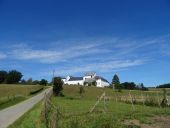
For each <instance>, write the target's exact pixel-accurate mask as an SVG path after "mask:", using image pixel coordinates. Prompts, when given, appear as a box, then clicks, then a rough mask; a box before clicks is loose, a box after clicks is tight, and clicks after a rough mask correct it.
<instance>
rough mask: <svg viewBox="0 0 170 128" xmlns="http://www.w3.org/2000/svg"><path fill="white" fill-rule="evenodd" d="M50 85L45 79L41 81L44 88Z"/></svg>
mask: <svg viewBox="0 0 170 128" xmlns="http://www.w3.org/2000/svg"><path fill="white" fill-rule="evenodd" d="M47 84H48V81H47V80H45V79H41V81H40V85H44V86H46V85H47Z"/></svg>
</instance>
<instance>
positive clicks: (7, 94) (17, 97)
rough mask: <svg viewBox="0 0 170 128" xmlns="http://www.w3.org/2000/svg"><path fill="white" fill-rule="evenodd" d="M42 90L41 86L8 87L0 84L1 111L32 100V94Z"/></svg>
mask: <svg viewBox="0 0 170 128" xmlns="http://www.w3.org/2000/svg"><path fill="white" fill-rule="evenodd" d="M41 88H42V86H41V85H6V84H0V110H2V109H4V108H7V107H9V106H12V105H15V104H17V103H19V102H22V101H24V100H26V99H28V98H30V97H31V96H34V95H35V94H34V95H31V94H30V93H31V92H35V91H37V90H40V89H41Z"/></svg>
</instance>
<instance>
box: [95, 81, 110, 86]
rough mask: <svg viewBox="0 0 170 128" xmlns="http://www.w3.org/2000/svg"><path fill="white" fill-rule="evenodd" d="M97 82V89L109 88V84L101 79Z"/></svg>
mask: <svg viewBox="0 0 170 128" xmlns="http://www.w3.org/2000/svg"><path fill="white" fill-rule="evenodd" d="M96 82H97V87H105V86H106V87H107V86H109V83H108V82H105V81H102V80H101V79H98V80H96Z"/></svg>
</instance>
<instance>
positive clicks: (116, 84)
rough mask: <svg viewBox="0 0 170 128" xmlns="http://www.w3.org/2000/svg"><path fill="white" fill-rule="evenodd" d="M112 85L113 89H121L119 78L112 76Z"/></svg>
mask: <svg viewBox="0 0 170 128" xmlns="http://www.w3.org/2000/svg"><path fill="white" fill-rule="evenodd" d="M112 85H113V86H114V87H115V89H121V85H120V81H119V77H118V75H116V74H115V75H114V76H113V79H112Z"/></svg>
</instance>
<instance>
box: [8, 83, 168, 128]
mask: <svg viewBox="0 0 170 128" xmlns="http://www.w3.org/2000/svg"><path fill="white" fill-rule="evenodd" d="M104 91H105V92H106V96H107V97H109V98H108V99H107V100H106V103H105V108H104V102H103V100H102V101H101V102H100V103H99V104H98V105H97V106H96V107H95V109H94V111H93V112H92V113H89V110H90V108H92V106H93V105H94V104H95V103H96V101H97V99H98V98H99V97H100V96H101V94H102V93H103V92H104ZM129 92H130V94H131V95H132V97H133V96H134V95H135V96H137V95H138V96H141V93H142V94H143V95H149V96H155V97H156V96H158V97H159V96H160V97H161V96H162V90H151V91H147V92H143V91H142V92H141V91H127V90H123V91H122V92H116V91H113V90H112V89H109V88H105V89H102V88H96V87H86V88H85V93H84V95H83V96H80V94H79V87H78V86H64V89H63V94H64V95H65V96H64V97H52V98H51V105H49V106H50V109H49V111H48V124H49V125H50V126H51V127H54V128H55V127H57V128H140V127H141V128H147V127H149V128H154V127H155V126H154V124H155V125H159V124H157V122H158V121H157V122H156V121H155V120H154V119H153V117H155V116H168V115H170V108H159V106H157V107H155V106H146V105H143V104H141V105H139V104H134V105H132V104H130V103H125V102H124V101H120V100H116V99H115V98H113V97H116V96H117V95H119V96H122V97H123V98H125V96H127V95H129ZM158 93H159V95H157V94H158ZM168 93H169V90H168ZM119 96H118V97H119ZM42 108H43V106H42V105H41V104H38V105H37V106H35V107H34V108H33V109H32V110H31V111H29V112H28V113H27V114H26V115H24V116H23V117H22V118H21V119H20V120H18V121H17V122H16V123H14V124H13V125H12V126H11V127H10V128H44V127H45V120H44V119H43V116H42V111H41V110H42ZM56 112H57V113H56ZM28 115H29V116H28ZM131 120H137V121H139V123H140V124H146V125H144V127H142V125H136V124H129V123H127V122H130V121H131ZM168 121H170V120H168ZM166 123H167V122H165V123H164V124H166ZM29 124H30V125H29ZM53 124H55V125H53ZM152 126H153V127H152ZM168 127H169V125H168V124H167V127H166V126H165V127H164V128H168ZM160 128H161V127H160Z"/></svg>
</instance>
